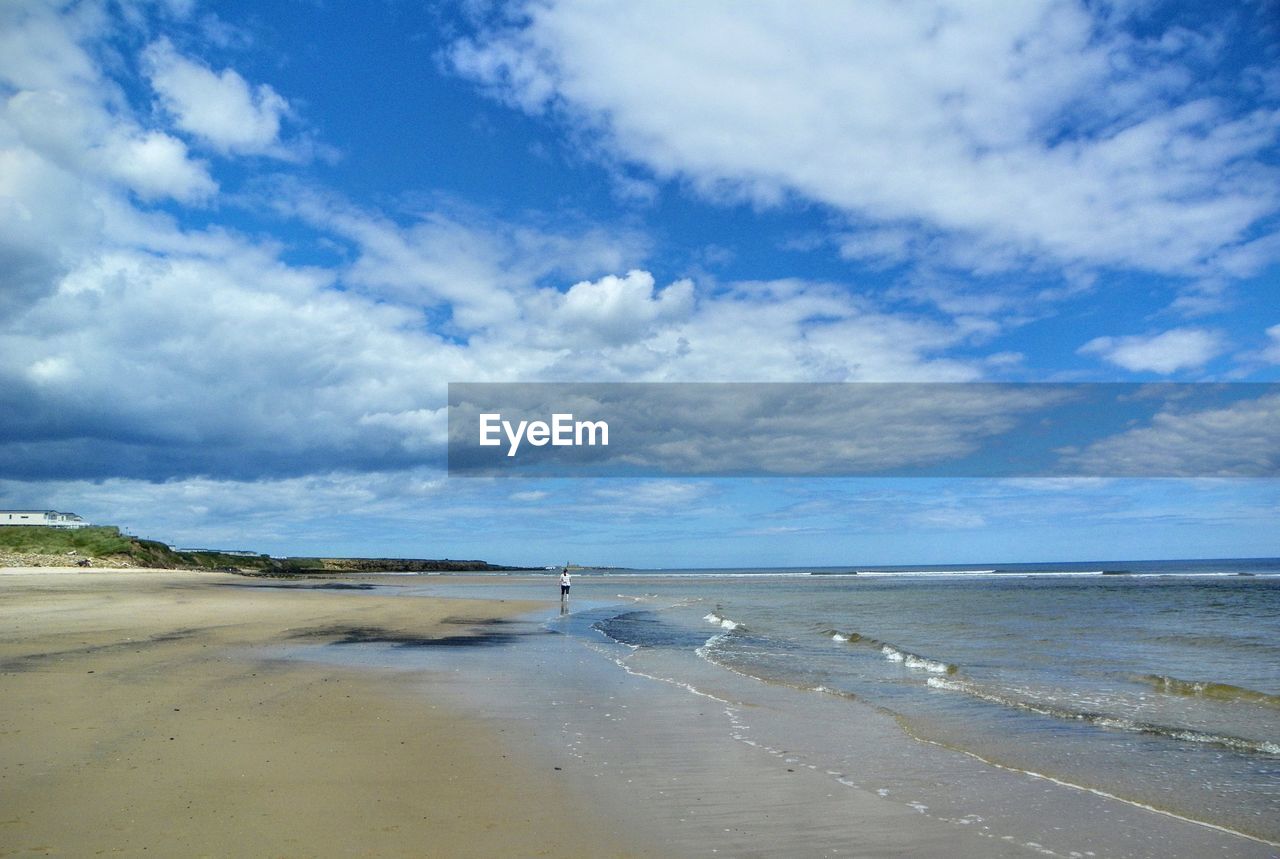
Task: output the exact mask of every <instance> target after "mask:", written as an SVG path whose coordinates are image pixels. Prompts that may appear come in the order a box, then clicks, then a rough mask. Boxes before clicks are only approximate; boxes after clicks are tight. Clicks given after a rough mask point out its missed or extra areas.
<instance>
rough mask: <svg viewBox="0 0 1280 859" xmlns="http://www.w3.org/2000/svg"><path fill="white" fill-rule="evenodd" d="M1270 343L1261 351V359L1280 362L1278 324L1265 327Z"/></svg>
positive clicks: (1273, 362)
mask: <svg viewBox="0 0 1280 859" xmlns="http://www.w3.org/2000/svg"><path fill="white" fill-rule="evenodd" d="M1267 337H1268V339H1270V341H1271V342H1270V344H1269V345H1268V346H1267V348H1266V349H1265V350H1264V351H1263V353H1262V360H1264V361H1267V362H1269V363H1271V364H1280V325H1272V326H1271V327H1270V328H1268V329H1267Z"/></svg>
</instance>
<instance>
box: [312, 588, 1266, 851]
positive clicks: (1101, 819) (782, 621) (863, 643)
mask: <svg viewBox="0 0 1280 859" xmlns="http://www.w3.org/2000/svg"><path fill="white" fill-rule="evenodd" d="M1200 566H1201V569H1200V570H1199V572H1202V573H1222V572H1224V570H1223V569H1221V568H1218V569H1213V568H1210V569H1207V570H1206V569H1203V566H1204V565H1203V564H1202V563H1201V565H1200ZM1239 569H1240V568H1239V566H1238V565H1236V566H1232V567H1228V568H1227V570H1226V572H1228V573H1234V572H1238V571H1239ZM1271 569H1272V571H1273V570H1274V568H1271ZM1177 571H1178V572H1182V573H1185V572H1187V571H1186V570H1185V569H1181V570H1177ZM1254 571H1257V572H1260V573H1264V574H1263V575H1257V576H1236V575H1233V574H1231V575H1208V574H1205V575H1196V576H1189V577H1181V578H1169V577H1164V576H1161V575H1159V574H1158V573H1159V571H1158V570H1156V571H1149V570H1144V571H1143V572H1150V573H1151V575H1149V576H1146V577H1137V576H1106V577H1103V576H1100V575H1090V576H1081V575H1036V576H1031V577H1027V576H1026V573H1025V572H1022V573H1017V574H1001V573H984V574H973V573H970V574H967V575H964V576H959V575H941V576H931V575H919V574H916V575H896V576H895V575H885V576H871V575H866V574H865V573H861V574H859V575H858V576H853V577H835V576H810V575H794V571H788V572H787V573H786V574H778V575H767V574H764V575H762V574H759V573H756V572H748V571H727V572H725V573H723V574H721V575H718V576H707V575H681V574H670V573H653V574H648V575H633V574H626V575H599V576H596V575H581V576H577V577H576V578H575V583H574V590H573V598H572V599H571V600H570V601H569V603H568V604H567V606H566V607H565V608H566V609H567V612H566V613H565V614H563V615H562V614H560V613H559V611H557V610H556V609H555V608H552V609H549V610H548V611H546V612H543V613H541V614H540V615H539V617H538V618H537V620H536V622H531V623H529V624H528V625H527V628H526V629H525V634H523V635H516V636H514V637H513V639H512V642H513V643H512V644H511V646H509V647H503V648H476V649H471V650H467V649H462V650H459V649H457V648H452V649H449V651H448V652H443V650H442V649H440V648H435V649H429V648H424V649H419V650H406V649H404V648H398V649H389V648H380V649H379V648H369V647H365V646H363V645H360V646H357V648H356V650H352V646H351V645H343V646H342V647H344V648H346V649H345V651H344V656H343V657H342V658H344V659H351V658H357V657H356V656H355V653H357V652H359V653H361V654H362V655H361V656H359V657H358V658H359V659H363V660H365V661H367V662H368V663H369V664H376V665H398V666H401V667H425V668H428V669H430V670H433V671H438V672H446V673H449V674H450V676H452V677H454V678H456V680H457V682H456V683H455V684H453V685H452V686H451V687H450V688H451V689H452V693H451V694H456V695H457V696H458V699H459V700H460V701H462V702H463V703H464V704H465V705H466V706H470V707H473V708H476V709H477V711H482V712H486V713H492V714H495V715H497V716H500V717H502V718H508V719H517V720H524V721H526V722H527V723H528V724H530V725H531V726H533V727H534V728H535V729H536V730H535V733H537V734H538V736H539V737H540V739H539V740H538V743H537V744H538V745H540V746H542V747H544V749H545V753H546V754H547V755H548V761H550V760H560V761H562V762H563V761H565V760H569V761H572V763H573V765H572V766H571V767H569V768H567V769H566V770H564V771H562V775H564V773H569V772H570V770H572V773H570V774H569V775H565V776H564V777H571V778H576V779H579V780H582V779H590V780H591V784H592V787H593V788H594V790H593V794H594V795H596V796H598V797H599V798H600V799H601V801H602V802H604V801H605V800H606V799H607V798H610V797H611V799H610V800H609V801H611V802H612V803H613V805H614V807H616V808H619V809H623V810H624V811H625V814H624V816H628V815H629V816H630V817H632V818H636V817H637V816H638V817H639V818H643V819H645V820H647V821H648V823H649V824H650V825H662V826H666V827H669V828H670V831H669V833H668V837H669V838H671V839H674V840H673V841H671V843H670V847H671V850H672V855H777V852H778V851H781V852H783V853H793V854H794V853H803V854H806V855H818V854H838V853H840V852H842V851H849V850H851V849H854V848H856V850H855V852H859V853H861V854H863V855H877V854H879V853H881V852H884V853H892V852H894V851H895V850H897V849H899V848H900V847H901V846H902V845H903V844H904V843H906V844H909V845H914V847H913V849H912V850H910V851H908V852H914V853H916V854H917V855H967V856H983V855H1006V854H1007V855H1035V854H1044V855H1061V856H1072V855H1074V856H1088V855H1096V856H1134V857H1138V856H1151V857H1155V856H1188V857H1191V856H1204V855H1210V854H1212V855H1223V856H1269V855H1276V853H1277V850H1276V847H1275V842H1277V841H1280V755H1278V754H1277V748H1276V742H1277V739H1278V737H1280V730H1278V727H1280V707H1277V701H1280V667H1278V666H1280V578H1276V577H1270V576H1268V575H1266V574H1265V573H1266V572H1267V568H1266V567H1255V570H1254ZM1037 572H1040V571H1037ZM1049 572H1059V573H1079V572H1081V571H1080V570H1071V569H1067V570H1057V571H1054V570H1050V571H1049ZM1086 572H1087V571H1086ZM402 590H403V592H406V593H409V594H412V593H414V592H417V593H428V594H432V595H456V596H472V597H475V596H494V597H499V598H512V597H526V598H527V597H529V596H532V595H537V594H540V593H542V592H543V591H544V590H552V588H551V586H550V585H549V584H547V583H544V582H542V581H540V580H533V581H528V580H519V579H515V578H510V577H493V578H491V579H488V580H485V581H482V582H478V583H477V582H470V583H461V582H457V583H455V582H451V581H449V580H448V579H446V578H435V579H433V580H432V582H431V583H430V584H423V585H417V584H415V586H413V587H410V588H407V589H402ZM547 632H556V633H560V634H558V635H547V634H546V633H547ZM326 658H334V654H333V652H332V650H331V652H330V653H329V654H328V655H327V656H326ZM477 681H479V682H477ZM432 688H433V689H434V690H436V692H435V693H433V694H438V691H439V689H440V687H439V685H438V683H437V684H436V685H434V686H433V687H432ZM672 779H675V781H672ZM730 783H731V784H732V787H730ZM628 797H630V798H631V806H630V807H629V805H628ZM712 797H714V800H712V799H711V798H712ZM771 797H773V798H777V799H778V800H779V801H783V799H785V806H786V807H785V808H781V807H775V806H774V805H773V804H772V803H771ZM636 798H642V799H643V803H642V804H643V811H642V810H641V809H640V808H639V807H636V806H635V800H636ZM868 802H869V803H871V804H870V805H867V803H868ZM712 806H714V809H715V810H714V813H712V812H711V811H709V809H710V808H711V807H712ZM771 809H772V810H771ZM877 809H879V811H877ZM884 809H890V810H891V813H888V815H887V816H886V815H885V814H882V813H880V812H882V811H883V810H884ZM899 814H906V815H908V816H909V819H904V818H902V817H900V816H896V815H899ZM874 821H879V823H875V822H874ZM886 821H887V822H886ZM722 824H723V825H722ZM864 824H865V825H864ZM866 826H870V828H871V831H868V830H867V829H866ZM876 826H880V827H881V830H882V831H879V833H878V834H877V832H876V831H874V830H875V829H876ZM903 826H907V827H908V828H909V830H910V833H911V834H910V836H909V837H907V838H905V841H904V835H903V830H902V827H903ZM948 831H949V832H951V833H954V834H950V835H948V834H947V833H948ZM860 839H861V840H860ZM766 847H767V848H768V849H765V848H766ZM770 850H772V851H773V853H772V854H771V853H770Z"/></svg>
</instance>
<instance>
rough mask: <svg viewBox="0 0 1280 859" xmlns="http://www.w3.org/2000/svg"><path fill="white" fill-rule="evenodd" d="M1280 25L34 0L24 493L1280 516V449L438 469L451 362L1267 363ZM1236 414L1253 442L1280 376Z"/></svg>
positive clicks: (519, 369)
mask: <svg viewBox="0 0 1280 859" xmlns="http://www.w3.org/2000/svg"><path fill="white" fill-rule="evenodd" d="M1278 54H1280V7H1277V6H1276V5H1275V3H1274V2H1269V0H1237V2H1230V0H1224V2H1221V3H1212V4H1205V3H1197V2H1161V0H1112V2H1106V0H1092V2H1079V0H1019V2H1007V0H1005V2H982V0H955V2H944V0H915V2H898V0H893V1H892V2H890V0H866V2H860V3H856V4H849V3H835V2H796V0H788V2H785V3H784V2H771V0H760V2H753V3H749V4H744V3H736V2H729V0H699V2H697V3H677V2H662V0H655V2H650V3H643V4H636V3H622V2H610V0H592V2H585V0H538V2H512V3H491V2H487V0H460V2H457V3H427V2H423V3H414V2H409V0H384V2H370V3H358V4H357V3H349V4H342V3H322V2H308V0H294V2H284V3H247V2H246V3H239V2H218V3H216V4H214V3H209V4H203V3H200V2H197V0H157V1H156V2H142V0H122V1H121V2H108V0H86V2H43V0H9V2H5V3H3V4H0V506H4V507H29V508H36V509H46V508H51V509H58V510H70V511H74V512H76V513H79V514H81V515H82V516H84V517H86V518H88V519H90V520H92V521H94V522H100V523H108V524H117V525H121V526H123V527H125V528H126V529H127V530H129V531H130V532H132V533H136V534H139V535H141V536H146V537H151V538H154V539H160V540H163V541H165V542H168V543H171V544H175V545H181V546H199V547H215V548H238V549H254V550H259V551H265V552H271V553H273V554H295V555H300V554H303V555H304V554H329V555H372V556H392V557H428V558H435V557H450V558H482V559H486V560H489V561H493V562H499V563H512V564H534V565H541V564H550V563H563V562H565V561H566V560H568V561H573V562H575V563H584V564H609V565H627V566H667V567H679V566H713V567H724V566H737V565H753V566H760V565H794V566H804V565H819V564H821V565H842V564H850V565H857V564H893V563H902V564H913V563H968V562H992V561H1041V560H1095V559H1140V558H1172V557H1248V556H1276V555H1280V527H1277V526H1278V525H1280V484H1278V483H1277V481H1276V480H1275V479H1260V478H1251V479H1228V478H1213V479H1158V480H1157V479H1136V478H1126V477H1109V476H1106V474H1105V473H1104V474H1101V475H1095V476H1091V477H1087V478H1076V479H1066V478H1039V479H1035V478H1024V479H994V478H988V479H981V478H970V479H941V478H938V479H935V478H736V479H714V478H704V479H699V478H682V477H662V476H655V477H649V478H626V479H624V478H591V479H588V478H557V479H536V478H518V479H517V478H508V479H503V478H496V479H478V478H460V477H457V476H455V477H450V476H449V475H448V473H447V471H446V468H445V462H446V460H445V442H446V438H447V418H446V404H447V386H448V384H449V383H450V382H455V383H456V382H548V381H553V382H641V381H642V382H1033V383H1041V382H1220V383H1232V382H1277V381H1280V145H1278V142H1280V62H1278V60H1280V56H1278ZM1212 417H1213V416H1209V417H1208V418H1205V417H1204V416H1201V419H1200V421H1199V423H1198V424H1197V427H1198V429H1197V430H1196V433H1197V436H1196V437H1197V439H1198V441H1199V443H1200V445H1201V447H1202V448H1203V447H1206V446H1213V445H1217V446H1218V447H1222V446H1229V445H1232V444H1234V443H1235V442H1236V441H1238V440H1239V439H1241V438H1248V439H1253V440H1255V441H1256V440H1257V439H1258V438H1259V437H1261V438H1262V439H1263V440H1264V443H1263V450H1264V454H1265V451H1266V450H1269V451H1270V455H1271V456H1272V457H1273V461H1274V457H1275V456H1276V445H1275V439H1276V435H1275V427H1276V426H1277V425H1280V405H1277V400H1276V398H1275V397H1272V398H1271V399H1270V400H1268V401H1266V402H1264V403H1262V404H1261V405H1259V406H1258V408H1255V409H1254V410H1253V411H1252V412H1251V413H1250V415H1249V416H1248V420H1247V421H1244V422H1241V421H1237V422H1236V423H1233V424H1232V426H1231V427H1229V428H1227V429H1224V428H1223V427H1222V426H1221V425H1220V424H1221V423H1222V422H1221V421H1216V420H1211V419H1210V418H1212ZM1268 427H1270V429H1269V430H1268V429H1267V428H1268ZM1157 429H1159V428H1155V429H1151V428H1145V427H1136V428H1134V432H1135V433H1137V435H1134V436H1132V438H1137V439H1139V440H1142V439H1146V438H1149V437H1150V436H1144V435H1142V434H1141V433H1142V432H1155V431H1156V430H1157ZM1228 429H1229V430H1230V431H1229V432H1228V431H1227V430H1228ZM1268 432H1269V433H1270V435H1268V434H1267V433H1268ZM1206 433H1207V434H1208V435H1206ZM1232 433H1235V435H1232ZM1206 438H1207V439H1208V440H1209V442H1211V444H1208V443H1206Z"/></svg>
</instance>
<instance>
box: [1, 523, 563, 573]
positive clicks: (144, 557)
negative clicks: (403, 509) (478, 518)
mask: <svg viewBox="0 0 1280 859" xmlns="http://www.w3.org/2000/svg"><path fill="white" fill-rule="evenodd" d="M69 566H82V567H103V568H108V569H123V568H130V567H151V568H159V569H166V570H220V571H223V572H231V573H241V574H244V575H253V576H305V575H324V574H330V575H336V574H342V573H388V572H411V573H424V572H464V571H472V572H505V571H525V570H542V568H541V567H536V568H530V567H511V566H504V565H502V564H490V563H489V562H487V561H480V560H458V559H453V558H437V559H425V558H307V557H296V558H295V557H287V558H276V557H272V556H271V555H267V554H259V553H255V552H246V551H239V550H237V551H224V550H218V549H176V548H174V547H172V546H169V545H166V544H165V543H161V542H159V541H156V540H143V539H141V538H139V537H134V536H132V535H130V534H125V533H123V532H121V530H120V529H119V528H117V527H115V526H113V525H92V526H81V527H75V528H58V527H48V526H45V525H6V526H5V527H2V528H0V567H69Z"/></svg>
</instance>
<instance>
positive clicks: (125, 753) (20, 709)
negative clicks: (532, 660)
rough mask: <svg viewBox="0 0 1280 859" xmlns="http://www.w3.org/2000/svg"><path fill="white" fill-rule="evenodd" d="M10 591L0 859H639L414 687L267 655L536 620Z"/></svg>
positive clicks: (90, 585)
mask: <svg viewBox="0 0 1280 859" xmlns="http://www.w3.org/2000/svg"><path fill="white" fill-rule="evenodd" d="M3 573H4V575H2V576H0V701H3V705H0V855H4V856H31V855H46V854H47V855H74V856H92V855H98V854H102V855H144V854H145V855H153V856H154V855H161V856H165V855H167V856H336V855H342V856H499V855H520V856H536V855H548V856H600V855H610V856H628V855H644V853H643V851H640V850H638V849H637V848H636V847H635V843H634V839H632V840H631V841H629V842H624V840H623V838H622V837H621V836H619V835H618V834H617V833H615V832H613V831H611V830H610V829H609V828H608V827H607V826H604V825H597V824H598V823H599V822H598V821H595V820H593V819H592V817H591V816H590V815H589V814H584V813H583V812H582V804H581V803H578V802H573V801H569V800H567V799H566V797H565V796H564V794H563V792H562V791H563V788H562V787H557V788H556V792H555V793H554V794H553V793H551V792H550V791H549V790H548V782H547V776H546V774H543V773H541V772H538V771H535V770H534V764H533V763H532V762H531V761H529V760H526V759H524V758H522V756H521V749H522V743H521V737H519V736H518V735H516V733H513V731H514V729H513V727H512V726H511V725H510V724H502V725H498V724H491V723H487V722H486V721H485V720H483V719H477V718H475V716H474V714H468V715H466V716H464V715H462V714H460V713H458V712H456V711H451V710H449V709H448V708H447V707H446V706H444V705H443V704H438V703H436V702H432V701H430V700H429V696H424V695H423V692H422V689H423V680H424V678H423V677H421V676H418V675H416V674H415V675H414V676H406V674H405V672H362V671H358V670H354V669H351V668H343V667H334V666H330V665H316V664H309V663H307V662H296V661H295V662H286V661H280V660H275V659H271V658H269V653H270V650H271V648H273V647H275V646H277V645H279V644H281V643H287V642H293V641H298V640H307V641H324V640H325V639H326V636H327V637H329V638H332V637H335V636H336V635H338V634H339V633H337V632H335V631H334V630H337V629H340V628H341V629H344V630H347V632H348V634H349V633H350V630H352V629H359V630H364V631H365V633H366V634H373V633H370V631H371V630H376V631H377V634H379V635H385V636H389V637H393V638H394V637H401V638H405V639H412V640H418V641H425V640H431V639H439V638H446V639H449V640H453V641H458V640H460V639H461V638H465V637H473V636H478V637H483V636H485V635H486V634H491V632H492V628H493V626H494V624H493V623H492V622H493V621H500V620H501V619H502V618H503V617H504V616H510V615H513V614H515V613H518V612H521V611H527V610H528V608H529V607H530V604H528V603H523V602H514V601H512V602H500V601H467V600H444V599H413V600H403V599H396V598H394V597H379V596H373V595H370V594H367V593H360V592H352V591H345V592H344V591H342V590H333V589H315V588H312V587H308V586H306V585H304V586H303V587H289V588H280V587H254V586H252V585H255V584H263V585H269V584H271V583H269V582H254V581H252V580H247V579H245V578H243V577H238V576H233V575H224V574H208V573H190V572H174V571H143V570H132V571H111V572H96V571H84V570H78V569H76V570H51V569H6V570H4V571H3ZM246 585H250V586H249V587H246ZM426 679H427V680H429V678H426ZM427 688H429V686H428V687H427ZM624 843H625V845H626V846H625V847H624Z"/></svg>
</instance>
